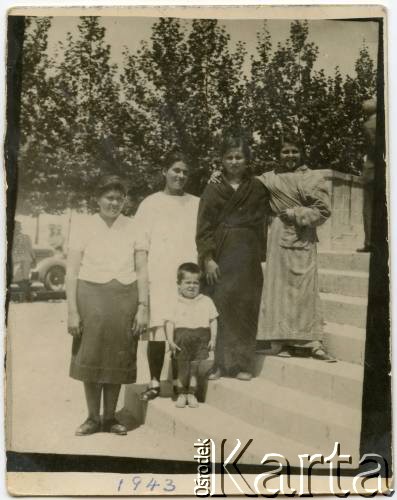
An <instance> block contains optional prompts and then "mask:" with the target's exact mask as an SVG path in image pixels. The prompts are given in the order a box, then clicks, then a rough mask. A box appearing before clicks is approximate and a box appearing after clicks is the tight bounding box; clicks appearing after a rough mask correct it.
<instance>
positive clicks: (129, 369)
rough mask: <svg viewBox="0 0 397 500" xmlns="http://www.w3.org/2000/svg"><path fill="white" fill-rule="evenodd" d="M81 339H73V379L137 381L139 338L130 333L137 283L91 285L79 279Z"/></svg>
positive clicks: (136, 297) (128, 382)
mask: <svg viewBox="0 0 397 500" xmlns="http://www.w3.org/2000/svg"><path fill="white" fill-rule="evenodd" d="M77 307H78V310H79V314H80V318H81V321H82V327H83V333H82V336H81V339H76V338H75V339H73V347H72V361H71V365H70V376H71V377H72V378H75V379H77V380H82V381H83V382H93V383H98V384H101V383H102V384H131V383H133V382H135V381H136V354H137V345H138V337H136V336H133V335H132V332H131V328H132V324H133V320H134V317H135V314H136V310H137V307H138V289H137V284H136V282H134V283H132V284H130V285H123V284H121V283H120V282H118V281H117V280H112V281H110V282H109V283H104V284H102V283H91V282H88V281H83V280H78V283H77Z"/></svg>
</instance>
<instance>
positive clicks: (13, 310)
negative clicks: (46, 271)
mask: <svg viewBox="0 0 397 500" xmlns="http://www.w3.org/2000/svg"><path fill="white" fill-rule="evenodd" d="M7 338H8V340H7V396H8V397H7V435H8V439H7V443H8V444H7V449H8V450H12V451H20V452H40V453H62V454H63V453H65V454H88V455H112V456H125V457H153V458H176V457H177V458H179V459H182V460H191V457H192V450H187V449H186V447H184V446H183V445H182V444H180V443H178V442H176V441H173V442H172V446H170V444H171V443H170V442H164V437H163V436H162V435H160V434H156V432H154V431H153V429H150V430H149V429H148V428H147V427H145V426H137V424H136V423H134V421H132V420H131V418H130V416H129V415H125V414H124V415H122V419H123V418H124V421H126V423H128V425H129V427H130V429H131V431H130V432H129V433H128V435H127V436H125V437H122V436H115V435H111V434H104V433H99V434H95V435H93V436H84V437H76V436H75V435H74V431H75V429H76V428H77V426H78V425H79V424H81V423H82V422H83V421H84V420H85V418H86V407H85V400H84V393H83V385H82V384H81V383H80V382H78V381H76V380H73V379H71V378H70V377H69V375H68V371H69V361H70V349H71V342H72V338H71V337H70V336H69V335H68V334H67V331H66V302H65V301H53V302H35V303H30V304H23V303H22V304H15V303H12V304H10V309H9V319H8V337H7ZM143 348H144V346H143V345H142V346H141V347H140V358H141V360H144V359H145V356H144V353H143ZM141 364H142V362H141ZM139 377H140V380H141V381H145V380H147V378H146V377H147V370H146V367H145V366H143V369H141V370H140V375H139ZM123 390H124V389H122V393H121V394H120V399H119V409H121V407H122V406H123V402H124V393H123ZM167 441H168V440H167Z"/></svg>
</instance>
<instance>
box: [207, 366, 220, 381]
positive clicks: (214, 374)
mask: <svg viewBox="0 0 397 500" xmlns="http://www.w3.org/2000/svg"><path fill="white" fill-rule="evenodd" d="M221 376H222V373H221V371H220V370H219V368H217V369H216V370H215V371H214V372H212V373H210V374H209V375H208V380H218V379H220V378H221Z"/></svg>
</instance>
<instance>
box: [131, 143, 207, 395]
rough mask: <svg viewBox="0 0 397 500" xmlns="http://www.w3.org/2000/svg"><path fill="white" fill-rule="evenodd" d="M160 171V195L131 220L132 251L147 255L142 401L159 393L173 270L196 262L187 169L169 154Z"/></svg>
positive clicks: (179, 158) (174, 289) (194, 218)
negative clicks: (135, 237) (136, 237)
mask: <svg viewBox="0 0 397 500" xmlns="http://www.w3.org/2000/svg"><path fill="white" fill-rule="evenodd" d="M164 165H165V167H164V169H163V175H164V178H165V186H164V190H163V191H159V192H157V193H154V194H152V195H150V196H148V197H147V198H145V199H144V200H143V201H142V203H141V204H140V206H139V207H138V211H137V213H136V219H135V220H136V223H137V224H138V227H139V228H140V241H139V242H138V248H139V249H140V250H146V251H147V253H148V272H149V318H150V319H149V331H148V336H147V337H146V338H147V340H148V350H147V356H148V362H149V370H150V378H151V381H150V384H149V386H148V388H147V390H146V391H144V392H143V393H142V394H141V399H142V400H144V401H149V400H151V399H154V398H156V397H157V396H158V395H159V393H160V374H161V371H162V368H163V364H164V356H165V345H166V342H165V340H166V337H165V331H164V322H165V319H166V318H167V314H168V313H169V308H170V306H171V304H172V303H173V300H174V299H175V297H176V295H177V284H176V273H177V269H178V267H179V266H180V265H181V264H182V263H184V262H197V250H196V243H195V235H196V224H197V213H198V205H199V198H198V197H196V196H193V195H191V194H188V193H186V192H185V185H186V182H187V179H188V175H189V168H188V166H187V164H186V161H185V159H184V157H183V155H182V153H181V152H179V151H175V150H173V151H171V152H170V153H169V154H168V156H167V158H166V159H165V162H164ZM174 375H175V374H174ZM174 378H176V377H175V376H174Z"/></svg>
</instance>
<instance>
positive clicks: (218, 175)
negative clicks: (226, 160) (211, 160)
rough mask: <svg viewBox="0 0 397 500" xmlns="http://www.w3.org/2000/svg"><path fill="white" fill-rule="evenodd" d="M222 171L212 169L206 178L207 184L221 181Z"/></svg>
mask: <svg viewBox="0 0 397 500" xmlns="http://www.w3.org/2000/svg"><path fill="white" fill-rule="evenodd" d="M221 177H222V172H221V171H220V170H214V171H213V172H212V174H211V177H210V178H209V179H208V184H219V183H220V182H221Z"/></svg>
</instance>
